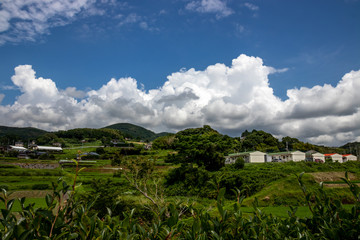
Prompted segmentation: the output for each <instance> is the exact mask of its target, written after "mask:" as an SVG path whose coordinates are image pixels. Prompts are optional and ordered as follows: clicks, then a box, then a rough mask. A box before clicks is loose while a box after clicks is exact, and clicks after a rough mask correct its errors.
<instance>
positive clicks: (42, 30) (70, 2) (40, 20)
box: [0, 0, 103, 45]
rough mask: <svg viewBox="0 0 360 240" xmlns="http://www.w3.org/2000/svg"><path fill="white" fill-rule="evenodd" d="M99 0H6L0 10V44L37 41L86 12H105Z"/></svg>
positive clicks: (94, 13)
mask: <svg viewBox="0 0 360 240" xmlns="http://www.w3.org/2000/svg"><path fill="white" fill-rule="evenodd" d="M95 2H96V0H47V1H44V0H30V1H24V0H3V1H2V2H1V10H0V45H1V44H4V43H5V42H19V41H23V40H30V41H34V40H36V38H37V36H39V35H42V34H47V33H48V32H49V28H51V27H56V26H62V25H65V24H67V23H69V22H71V21H73V20H74V19H75V17H76V16H77V15H78V14H79V13H82V12H84V14H89V15H99V14H103V12H102V11H99V10H97V9H96V8H95Z"/></svg>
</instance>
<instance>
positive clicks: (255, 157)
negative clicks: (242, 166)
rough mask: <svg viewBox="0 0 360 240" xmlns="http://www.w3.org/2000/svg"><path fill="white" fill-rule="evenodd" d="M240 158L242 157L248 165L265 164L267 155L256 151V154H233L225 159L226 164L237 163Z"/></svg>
mask: <svg viewBox="0 0 360 240" xmlns="http://www.w3.org/2000/svg"><path fill="white" fill-rule="evenodd" d="M238 157H242V158H243V159H244V161H245V162H246V163H263V162H265V153H263V152H259V151H254V152H241V153H232V154H229V155H228V156H226V157H225V164H232V163H235V161H236V159H237V158H238Z"/></svg>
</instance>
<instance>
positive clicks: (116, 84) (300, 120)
mask: <svg viewBox="0 0 360 240" xmlns="http://www.w3.org/2000/svg"><path fill="white" fill-rule="evenodd" d="M282 71H284V69H280V70H276V69H274V68H272V67H269V66H265V65H264V63H263V61H262V59H261V58H259V57H250V56H246V55H240V56H239V57H238V58H236V59H233V61H232V64H231V66H226V65H224V64H221V63H217V64H214V65H210V66H208V67H207V68H206V69H205V70H202V71H200V70H195V69H193V68H192V69H189V70H181V71H179V72H175V73H173V74H171V75H170V76H168V77H167V81H166V82H165V83H164V84H163V86H161V87H160V88H158V89H152V90H149V91H145V90H142V88H141V86H140V87H139V86H138V83H137V81H136V80H135V79H133V78H120V79H114V78H113V79H111V80H110V81H109V82H107V83H106V84H105V85H103V86H102V87H101V88H100V89H97V90H91V91H88V92H83V91H80V90H77V89H76V88H74V87H68V88H66V89H65V90H61V89H58V88H57V86H56V83H55V82H54V81H52V80H51V79H44V78H42V77H37V76H36V73H35V71H34V69H33V68H32V66H30V65H20V66H18V67H16V68H15V74H14V75H13V76H12V78H11V80H12V82H13V84H14V85H15V86H16V87H17V88H18V89H20V91H21V95H19V96H18V97H17V100H16V101H15V102H14V103H13V104H10V105H6V106H4V105H0V115H1V116H2V117H1V118H0V125H11V126H32V127H38V128H42V129H47V130H58V129H70V128H76V127H94V128H97V127H104V126H106V125H109V124H113V123H119V122H131V123H134V124H139V125H142V126H144V127H147V128H150V129H153V130H155V131H178V130H182V129H184V128H188V127H199V126H202V125H204V124H209V125H211V126H212V127H213V128H215V129H217V130H219V131H220V132H222V133H225V134H229V135H231V136H239V135H240V134H241V132H242V131H244V130H245V129H248V130H252V129H262V130H265V131H268V132H271V133H272V134H275V135H278V136H287V135H288V136H291V137H297V138H300V139H302V140H304V141H310V142H312V143H316V144H327V145H338V144H342V143H345V142H348V141H360V137H359V136H360V129H359V123H360V95H359V94H358V93H357V89H359V88H360V70H359V71H351V72H349V73H347V74H345V75H344V77H343V78H342V79H341V80H340V81H339V83H338V84H337V85H336V86H331V85H324V86H314V87H312V88H305V87H302V88H300V89H289V90H288V91H287V96H288V99H286V100H285V101H283V100H281V99H280V98H278V97H277V96H275V95H274V92H273V89H272V88H271V87H270V86H269V78H268V76H269V75H270V74H272V73H275V72H282ZM3 97H4V95H3V94H0V100H1V99H2V98H3ZM0 103H1V102H0Z"/></svg>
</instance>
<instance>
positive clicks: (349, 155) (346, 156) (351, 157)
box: [342, 154, 357, 162]
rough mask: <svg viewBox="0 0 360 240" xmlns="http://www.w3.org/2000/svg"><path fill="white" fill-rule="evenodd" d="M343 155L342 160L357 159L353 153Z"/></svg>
mask: <svg viewBox="0 0 360 240" xmlns="http://www.w3.org/2000/svg"><path fill="white" fill-rule="evenodd" d="M342 156H343V161H342V162H347V161H357V157H356V156H355V155H352V154H344V155H342Z"/></svg>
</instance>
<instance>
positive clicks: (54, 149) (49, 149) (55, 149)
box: [34, 146, 63, 152]
mask: <svg viewBox="0 0 360 240" xmlns="http://www.w3.org/2000/svg"><path fill="white" fill-rule="evenodd" d="M34 149H35V150H38V151H45V152H62V150H63V149H62V148H61V147H48V146H36V147H35V148H34Z"/></svg>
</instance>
